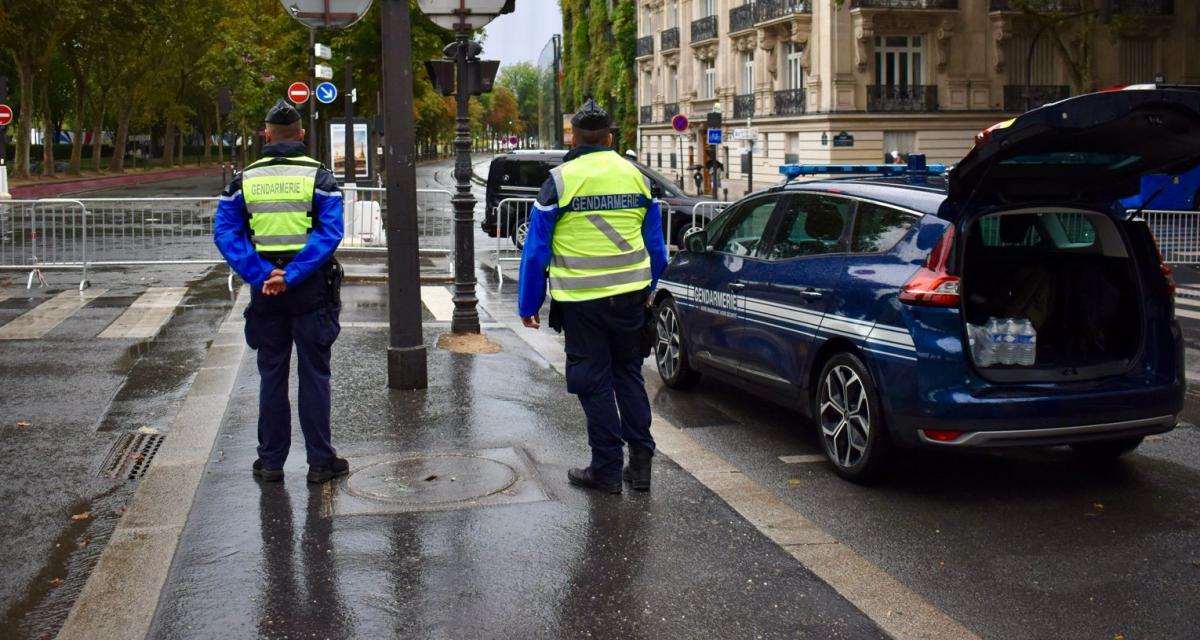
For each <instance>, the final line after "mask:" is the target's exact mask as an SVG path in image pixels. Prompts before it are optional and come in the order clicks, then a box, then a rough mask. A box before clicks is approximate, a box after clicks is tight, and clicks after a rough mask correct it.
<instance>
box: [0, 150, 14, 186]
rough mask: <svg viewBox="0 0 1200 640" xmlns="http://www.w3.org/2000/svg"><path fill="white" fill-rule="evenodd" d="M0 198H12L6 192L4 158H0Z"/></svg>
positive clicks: (6, 173)
mask: <svg viewBox="0 0 1200 640" xmlns="http://www.w3.org/2000/svg"><path fill="white" fill-rule="evenodd" d="M0 135H3V134H0ZM0 200H12V194H11V193H9V192H8V166H7V165H5V164H4V158H0Z"/></svg>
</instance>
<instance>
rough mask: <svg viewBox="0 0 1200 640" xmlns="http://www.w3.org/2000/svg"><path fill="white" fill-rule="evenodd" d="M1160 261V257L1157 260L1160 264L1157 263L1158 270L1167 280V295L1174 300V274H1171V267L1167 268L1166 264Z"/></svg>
mask: <svg viewBox="0 0 1200 640" xmlns="http://www.w3.org/2000/svg"><path fill="white" fill-rule="evenodd" d="M1161 260H1162V258H1161V257H1160V258H1159V261H1160V262H1159V263H1158V268H1159V270H1160V271H1162V274H1163V277H1164V278H1166V280H1167V295H1169V296H1171V298H1172V299H1174V298H1175V274H1174V273H1173V272H1172V270H1171V267H1168V266H1167V263H1165V262H1162V261H1161Z"/></svg>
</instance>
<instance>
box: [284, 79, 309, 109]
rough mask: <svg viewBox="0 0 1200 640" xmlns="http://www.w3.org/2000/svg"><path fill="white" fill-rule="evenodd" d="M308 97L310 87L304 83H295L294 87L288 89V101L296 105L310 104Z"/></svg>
mask: <svg viewBox="0 0 1200 640" xmlns="http://www.w3.org/2000/svg"><path fill="white" fill-rule="evenodd" d="M308 95H309V91H308V85H306V84H304V83H303V82H293V83H292V86H290V87H288V100H291V101H292V102H294V103H296V104H304V103H305V102H308Z"/></svg>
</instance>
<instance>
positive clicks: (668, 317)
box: [654, 305, 682, 378]
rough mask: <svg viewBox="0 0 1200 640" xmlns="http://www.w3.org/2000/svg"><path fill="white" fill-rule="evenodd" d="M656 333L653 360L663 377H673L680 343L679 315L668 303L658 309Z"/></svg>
mask: <svg viewBox="0 0 1200 640" xmlns="http://www.w3.org/2000/svg"><path fill="white" fill-rule="evenodd" d="M657 335H658V343H657V345H656V346H655V348H654V360H655V362H657V363H658V372H659V373H660V374H662V377H664V378H674V377H675V374H676V373H677V372H678V371H679V364H680V362H679V361H680V353H681V352H680V349H681V347H682V344H681V342H680V339H679V317H678V316H676V315H675V310H674V309H672V308H671V306H670V305H663V306H662V308H661V309H659V310H658V322H657Z"/></svg>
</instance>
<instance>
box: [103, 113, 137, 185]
mask: <svg viewBox="0 0 1200 640" xmlns="http://www.w3.org/2000/svg"><path fill="white" fill-rule="evenodd" d="M125 106H126V107H128V106H129V105H125ZM132 117H133V114H132V111H131V110H130V109H128V108H126V109H122V110H121V113H120V114H119V115H118V116H117V137H116V138H115V139H114V140H113V151H112V154H113V157H112V163H111V164H110V165H109V168H110V169H111V170H112V172H113V173H125V144H126V143H127V142H128V141H129V119H130V118H132Z"/></svg>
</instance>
